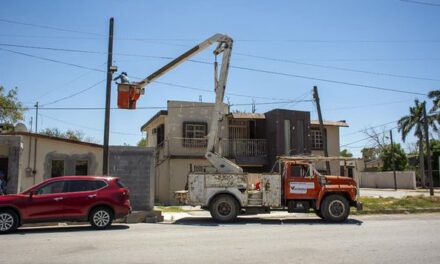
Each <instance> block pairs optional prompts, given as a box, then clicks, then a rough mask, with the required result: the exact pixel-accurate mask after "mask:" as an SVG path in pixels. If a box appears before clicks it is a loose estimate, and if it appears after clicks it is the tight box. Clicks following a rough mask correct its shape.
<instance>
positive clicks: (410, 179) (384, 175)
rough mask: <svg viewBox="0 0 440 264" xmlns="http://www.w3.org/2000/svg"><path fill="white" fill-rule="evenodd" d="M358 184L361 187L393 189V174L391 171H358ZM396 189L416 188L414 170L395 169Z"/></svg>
mask: <svg viewBox="0 0 440 264" xmlns="http://www.w3.org/2000/svg"><path fill="white" fill-rule="evenodd" d="M358 178H359V186H360V187H361V188H384V189H394V175H393V172H392V171H378V172H359V173H358ZM396 179H397V188H398V189H416V173H415V172H414V171H397V172H396Z"/></svg>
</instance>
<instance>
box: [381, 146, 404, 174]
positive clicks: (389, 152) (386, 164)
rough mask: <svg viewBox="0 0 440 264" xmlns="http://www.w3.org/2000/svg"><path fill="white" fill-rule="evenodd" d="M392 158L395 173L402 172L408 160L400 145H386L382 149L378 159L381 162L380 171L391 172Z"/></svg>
mask: <svg viewBox="0 0 440 264" xmlns="http://www.w3.org/2000/svg"><path fill="white" fill-rule="evenodd" d="M393 158H394V161H395V165H396V171H403V170H405V169H406V167H407V165H408V158H407V157H406V153H405V151H404V150H403V149H402V147H401V146H400V144H393V146H391V144H389V145H386V146H384V147H383V148H382V151H381V153H380V159H381V160H382V162H383V165H382V171H392V170H393Z"/></svg>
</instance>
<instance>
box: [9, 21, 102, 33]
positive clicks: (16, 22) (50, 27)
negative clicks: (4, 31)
mask: <svg viewBox="0 0 440 264" xmlns="http://www.w3.org/2000/svg"><path fill="white" fill-rule="evenodd" d="M0 22H4V23H9V24H16V25H23V26H29V27H35V28H43V29H50V30H56V31H63V32H70V33H81V34H88V35H96V36H104V35H103V34H99V33H92V32H86V31H79V30H72V29H65V28H59V27H52V26H45V25H38V24H32V23H26V22H20V21H15V20H10V19H4V18H0Z"/></svg>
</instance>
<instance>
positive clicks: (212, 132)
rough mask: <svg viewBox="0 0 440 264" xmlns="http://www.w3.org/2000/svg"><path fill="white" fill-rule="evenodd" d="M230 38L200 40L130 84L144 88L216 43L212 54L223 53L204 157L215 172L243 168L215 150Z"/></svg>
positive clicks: (214, 37) (221, 110) (216, 35)
mask: <svg viewBox="0 0 440 264" xmlns="http://www.w3.org/2000/svg"><path fill="white" fill-rule="evenodd" d="M232 42H233V40H232V38H230V37H229V36H227V35H223V34H215V35H213V36H212V37H210V38H208V39H207V40H205V41H203V42H201V43H200V44H198V45H197V46H195V47H193V48H191V49H190V50H188V51H187V52H185V53H183V54H182V55H180V56H179V57H177V58H176V59H174V60H172V61H171V62H169V63H168V64H166V65H165V66H163V67H162V68H160V69H159V70H157V71H155V72H154V73H152V74H150V75H149V76H148V77H146V78H145V79H143V80H142V81H140V82H136V83H132V84H131V86H135V87H136V88H137V89H141V90H142V89H144V87H145V86H146V85H148V84H149V83H151V82H153V81H154V80H156V79H157V78H159V77H160V76H162V75H164V74H166V73H167V72H169V71H171V70H172V69H174V68H175V67H177V66H178V65H180V64H181V63H183V62H185V61H186V60H188V59H190V58H191V57H193V56H195V55H196V54H198V53H199V52H201V51H203V50H204V49H206V48H208V47H209V46H211V45H212V44H214V43H218V45H217V48H216V49H215V50H214V54H215V55H216V56H217V55H218V54H220V53H223V58H222V64H221V69H220V74H219V76H218V80H217V72H216V76H215V94H216V96H215V108H214V111H213V114H212V118H211V125H210V129H209V133H208V145H207V152H206V154H205V157H206V159H208V161H209V162H210V163H211V164H212V165H213V166H214V167H215V169H216V170H217V172H221V173H242V172H243V169H242V168H241V167H240V166H238V165H237V164H235V163H233V162H232V161H230V160H228V159H226V158H224V157H222V155H221V151H218V152H219V153H220V154H218V153H217V152H216V149H217V150H218V149H219V147H218V146H219V136H218V135H219V126H220V123H221V122H222V121H223V117H224V115H225V113H224V111H223V109H224V107H223V100H224V96H225V89H226V81H227V78H228V72H229V61H230V59H231V51H232Z"/></svg>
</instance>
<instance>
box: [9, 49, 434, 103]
mask: <svg viewBox="0 0 440 264" xmlns="http://www.w3.org/2000/svg"><path fill="white" fill-rule="evenodd" d="M0 50H5V51H9V52H12V53H16V54H20V55H24V56H28V57H33V58H38V59H42V60H46V61H51V62H55V63H60V64H64V65H69V66H73V67H78V68H83V69H89V70H95V71H99V72H105V71H104V70H101V69H96V68H90V67H85V66H81V65H77V64H73V63H68V62H62V61H59V60H53V59H49V58H45V57H40V56H35V55H31V54H27V53H23V52H17V51H13V50H9V49H4V48H0ZM191 61H193V62H197V63H203V64H207V63H208V62H203V61H196V60H191ZM230 68H234V69H240V70H246V71H253V72H260V73H266V74H271V75H280V76H286V77H294V78H301V79H307V80H314V81H321V82H328V83H336V84H342V85H348V86H356V87H362V88H367V89H375V90H381V91H388V92H396V93H405V94H413V95H425V94H422V93H418V92H411V91H404V90H398V89H391V88H385V87H379V86H373V85H365V84H358V83H351V82H346V81H338V80H330V79H324V78H317V77H312V76H305V75H298V74H291V73H283V72H275V71H269V70H263V69H256V68H250V67H242V66H233V65H231V66H230Z"/></svg>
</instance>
